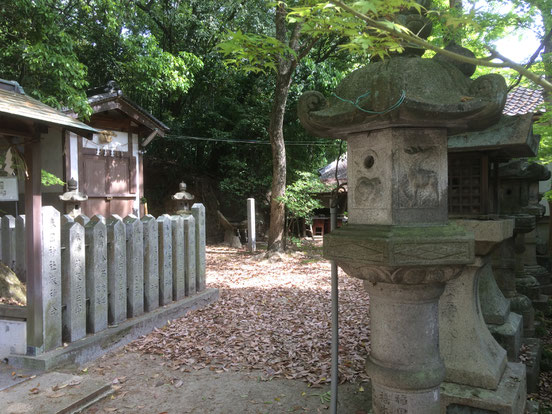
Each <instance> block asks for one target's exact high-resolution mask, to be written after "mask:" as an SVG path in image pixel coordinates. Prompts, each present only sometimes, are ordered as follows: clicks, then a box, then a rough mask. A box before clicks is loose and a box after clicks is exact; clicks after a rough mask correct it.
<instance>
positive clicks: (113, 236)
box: [107, 214, 127, 325]
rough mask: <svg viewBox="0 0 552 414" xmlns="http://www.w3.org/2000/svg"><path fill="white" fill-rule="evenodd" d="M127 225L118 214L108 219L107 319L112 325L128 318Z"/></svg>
mask: <svg viewBox="0 0 552 414" xmlns="http://www.w3.org/2000/svg"><path fill="white" fill-rule="evenodd" d="M125 227H126V226H125V225H124V224H123V220H122V219H121V217H119V216H118V215H116V214H114V215H112V216H111V217H110V218H109V219H107V292H108V293H107V296H108V303H109V306H108V313H107V320H108V323H109V324H111V325H116V324H118V323H121V322H123V321H124V320H125V319H126V318H127V255H126V228H125Z"/></svg>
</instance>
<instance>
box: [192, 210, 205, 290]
mask: <svg viewBox="0 0 552 414" xmlns="http://www.w3.org/2000/svg"><path fill="white" fill-rule="evenodd" d="M192 215H193V216H194V219H195V226H196V234H195V237H196V268H197V271H196V290H197V291H198V292H202V291H204V290H205V206H204V205H203V204H201V203H195V204H194V205H193V206H192Z"/></svg>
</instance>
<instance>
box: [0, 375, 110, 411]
mask: <svg viewBox="0 0 552 414" xmlns="http://www.w3.org/2000/svg"><path fill="white" fill-rule="evenodd" d="M112 393H113V390H112V388H111V384H109V383H106V382H105V381H102V380H99V379H96V378H94V377H90V376H77V375H71V374H65V373H61V372H48V373H45V374H42V375H39V376H37V377H35V378H32V379H29V380H27V381H25V382H21V383H19V384H16V385H14V386H12V387H9V388H6V389H4V390H2V391H0V413H2V414H23V413H33V414H71V413H76V412H80V411H81V410H83V409H84V408H86V407H89V406H90V405H92V404H94V403H95V402H96V401H99V400H101V399H102V398H105V397H107V396H109V395H111V394H112Z"/></svg>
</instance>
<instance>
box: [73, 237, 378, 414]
mask: <svg viewBox="0 0 552 414" xmlns="http://www.w3.org/2000/svg"><path fill="white" fill-rule="evenodd" d="M319 247H320V246H316V245H310V246H305V248H304V249H303V250H302V251H297V252H295V253H294V254H291V255H285V256H284V257H283V260H275V261H267V260H261V259H260V257H259V256H255V255H251V254H248V253H246V252H245V251H243V250H242V251H240V250H236V249H229V248H225V247H222V246H208V249H207V281H208V286H209V287H216V288H219V289H220V293H221V298H220V299H219V301H217V302H216V303H214V304H212V305H210V306H208V307H206V308H204V309H200V310H197V311H194V312H192V313H191V314H188V315H186V316H185V317H183V318H181V319H178V320H175V321H171V322H170V324H168V325H167V326H165V327H164V328H162V329H159V330H156V331H155V332H152V333H151V334H150V335H147V336H146V337H142V338H140V339H138V340H137V341H135V342H134V343H132V344H130V345H129V346H127V347H125V348H124V349H121V350H118V351H116V352H113V353H111V354H108V355H105V356H103V357H102V358H100V359H99V360H97V361H95V362H93V363H91V364H89V365H87V366H86V367H79V368H74V369H72V370H68V372H71V373H76V374H79V375H91V376H95V377H96V376H99V377H100V378H102V379H104V380H105V381H108V382H111V383H112V384H113V388H114V389H115V394H114V395H113V397H112V398H109V399H107V400H104V401H101V402H99V403H96V404H95V405H94V406H92V407H90V408H88V409H87V410H86V411H85V413H90V414H103V413H113V412H116V413H156V414H160V413H166V414H169V413H170V414H173V413H174V414H180V413H228V414H231V413H286V412H307V413H318V412H327V409H328V406H329V389H330V385H329V377H330V375H329V368H330V355H329V351H330V346H329V345H330V343H329V341H330V335H329V334H330V330H329V321H330V272H329V270H330V269H329V264H328V262H326V261H324V260H322V258H321V256H320V248H319ZM340 295H341V298H342V300H343V301H342V303H341V312H340V314H341V316H342V323H341V329H342V333H343V337H344V338H343V339H342V341H341V342H340V354H341V358H342V362H343V363H342V364H341V368H340V373H341V375H342V380H343V381H347V382H346V383H345V384H343V385H340V388H339V397H340V398H339V401H340V403H339V412H341V413H355V414H356V413H358V414H362V413H365V412H367V410H368V407H370V405H371V402H370V400H371V396H370V386H369V383H368V382H366V375H365V373H364V368H363V365H364V363H363V361H364V358H365V356H366V354H367V352H368V350H369V330H367V327H366V326H367V322H368V319H367V313H364V312H360V313H359V312H358V308H357V306H356V305H354V303H355V302H363V301H366V300H367V297H366V296H365V293H364V291H363V289H362V287H361V284H360V281H357V280H353V279H348V280H343V281H342V283H341V285H340ZM359 326H361V327H362V329H359Z"/></svg>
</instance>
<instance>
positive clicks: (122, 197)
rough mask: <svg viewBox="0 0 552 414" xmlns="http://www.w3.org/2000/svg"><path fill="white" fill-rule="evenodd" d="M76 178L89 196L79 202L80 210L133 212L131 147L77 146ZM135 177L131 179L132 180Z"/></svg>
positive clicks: (91, 213)
mask: <svg viewBox="0 0 552 414" xmlns="http://www.w3.org/2000/svg"><path fill="white" fill-rule="evenodd" d="M79 161H80V162H79V164H80V165H79V167H80V168H79V182H80V183H81V184H80V186H79V187H80V188H81V191H83V192H84V193H85V194H86V195H87V196H88V200H87V201H86V202H84V203H82V212H83V214H85V215H87V216H89V217H91V216H93V215H95V214H102V215H103V216H105V217H107V216H109V215H112V214H118V215H120V216H121V217H125V216H127V215H128V214H131V213H132V212H133V207H134V200H135V199H136V185H135V170H136V158H135V157H133V156H132V148H129V150H128V151H126V152H121V151H116V152H115V154H113V155H112V154H111V152H110V151H107V154H106V153H105V151H103V150H102V151H100V152H99V154H98V151H97V150H95V149H92V148H82V146H80V148H79ZM133 181H134V183H133Z"/></svg>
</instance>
